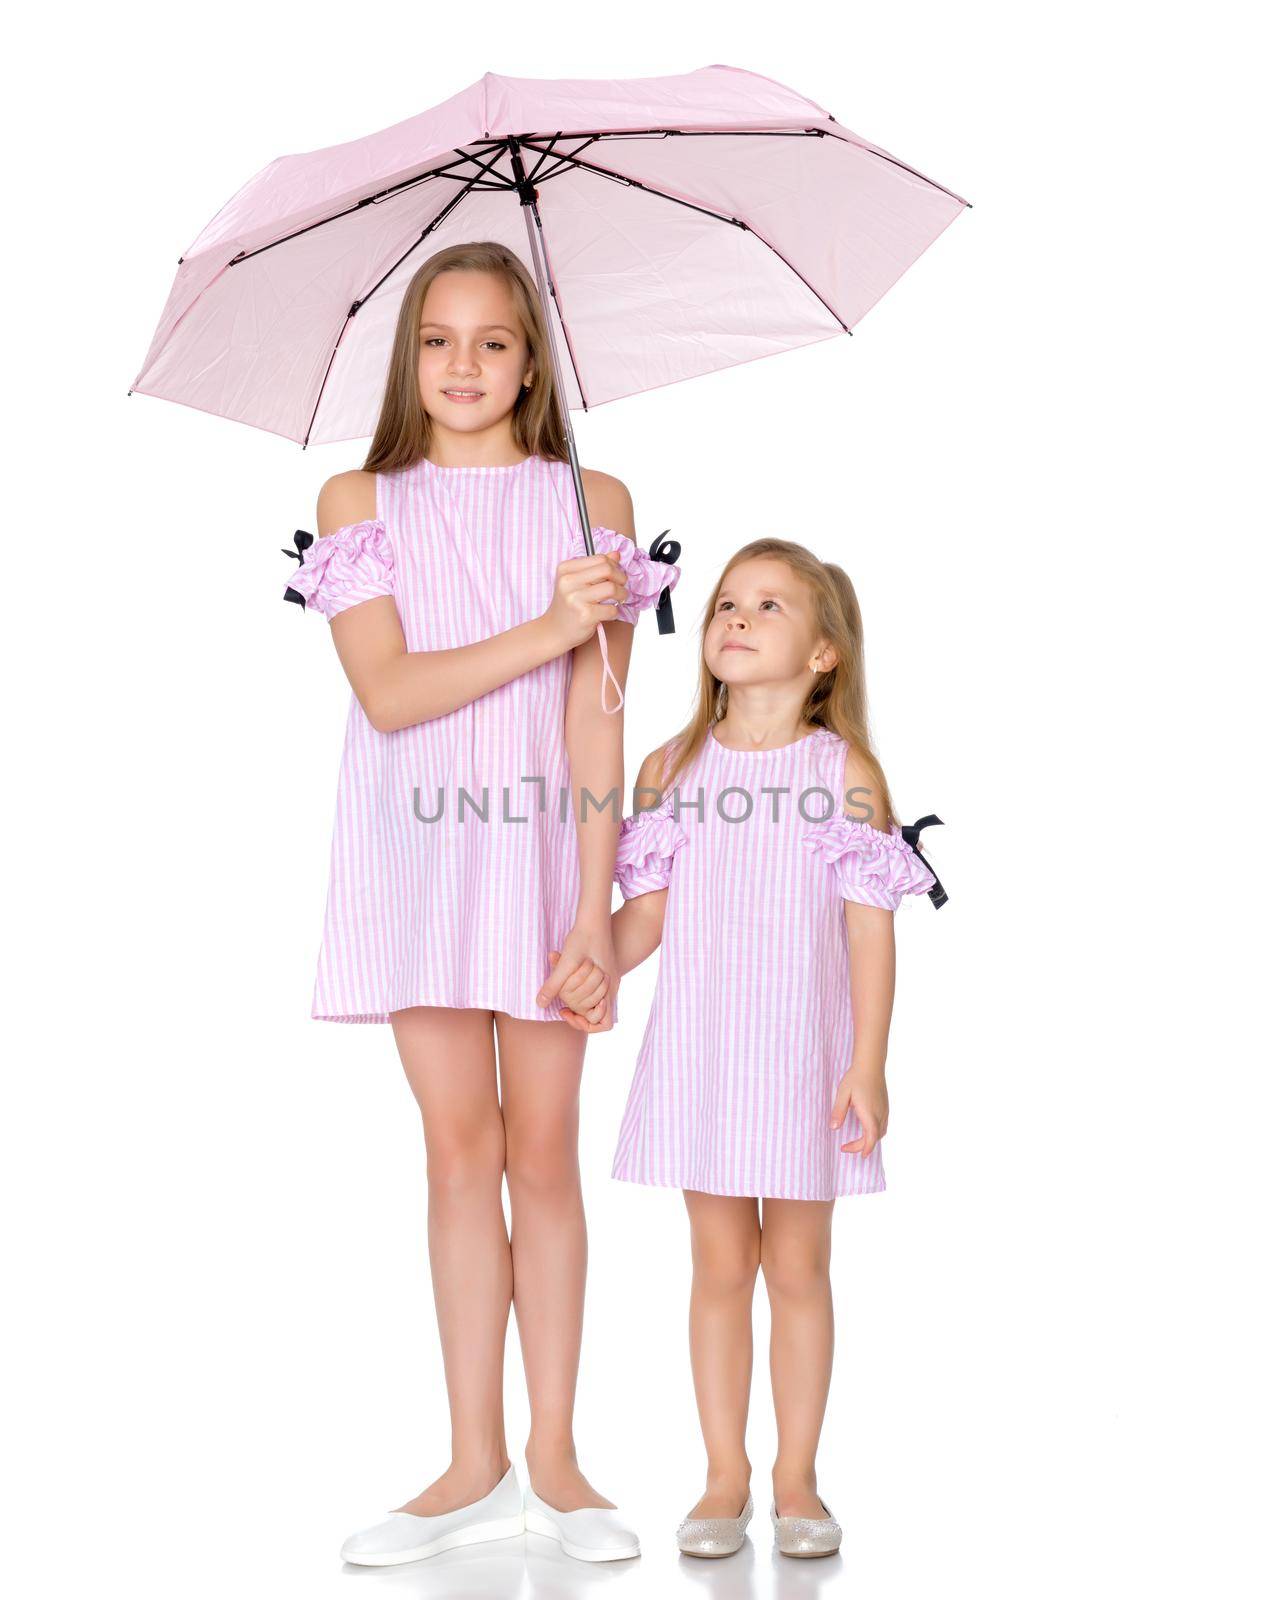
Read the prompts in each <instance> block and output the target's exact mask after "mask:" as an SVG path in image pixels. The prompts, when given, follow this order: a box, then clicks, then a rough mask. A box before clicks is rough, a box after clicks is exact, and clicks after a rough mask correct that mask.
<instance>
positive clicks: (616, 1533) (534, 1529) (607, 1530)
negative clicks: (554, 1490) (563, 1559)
mask: <svg viewBox="0 0 1280 1600" xmlns="http://www.w3.org/2000/svg"><path fill="white" fill-rule="evenodd" d="M524 1531H525V1532H526V1533H539V1534H541V1535H542V1537H543V1538H544V1539H555V1540H557V1541H558V1542H559V1545H560V1548H561V1549H562V1550H563V1551H564V1553H565V1555H567V1556H573V1557H575V1559H576V1560H578V1561H625V1560H626V1559H627V1557H628V1556H638V1555H639V1554H640V1540H639V1539H638V1538H637V1536H636V1533H635V1530H634V1529H633V1528H629V1527H628V1526H627V1525H626V1523H625V1522H624V1521H623V1520H622V1517H621V1516H620V1515H619V1513H618V1512H617V1511H614V1510H611V1509H609V1508H607V1507H605V1506H583V1507H581V1509H580V1510H578V1511H557V1510H556V1508H555V1507H554V1506H549V1505H548V1504H547V1502H546V1501H545V1500H540V1499H539V1498H538V1496H537V1495H536V1494H534V1492H533V1490H532V1489H526V1490H525V1492H524Z"/></svg>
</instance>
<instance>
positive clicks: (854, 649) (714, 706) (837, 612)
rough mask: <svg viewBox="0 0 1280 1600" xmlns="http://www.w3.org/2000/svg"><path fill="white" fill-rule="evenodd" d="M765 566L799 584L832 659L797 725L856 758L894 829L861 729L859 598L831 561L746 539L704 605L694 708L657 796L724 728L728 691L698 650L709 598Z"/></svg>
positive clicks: (670, 746)
mask: <svg viewBox="0 0 1280 1600" xmlns="http://www.w3.org/2000/svg"><path fill="white" fill-rule="evenodd" d="M764 558H767V559H769V560H772V561H782V562H784V563H785V564H786V565H787V566H788V567H789V568H790V569H791V571H792V572H793V573H794V574H795V575H796V577H797V578H799V579H800V580H801V582H802V583H804V584H805V586H806V587H807V588H808V590H809V593H810V594H811V595H812V597H813V612H814V621H815V623H816V625H817V631H818V633H819V635H820V636H821V637H822V638H824V639H826V640H828V642H829V643H830V644H831V645H832V646H833V648H834V649H835V652H836V664H835V666H834V667H831V668H829V669H828V670H827V671H826V672H819V673H816V674H815V675H814V680H813V684H812V686H811V688H810V690H809V694H808V696H807V698H806V700H805V703H804V706H803V708H802V710H801V719H802V720H803V721H804V722H806V723H812V724H814V725H816V726H818V727H822V728H828V729H830V731H831V732H832V733H836V734H839V736H840V737H841V738H842V739H843V740H844V741H845V742H846V743H847V744H848V745H849V746H851V748H852V749H853V750H855V751H856V752H857V754H858V756H859V757H860V758H861V760H862V762H863V764H864V765H865V766H866V768H867V769H868V770H869V771H870V773H871V774H872V775H873V776H874V778H875V779H876V781H877V783H878V784H879V786H880V792H881V794H882V795H883V796H884V804H885V809H886V811H887V813H888V820H889V824H890V826H896V825H897V822H898V818H897V816H896V814H895V812H894V809H893V800H892V798H891V796H890V794H889V785H888V783H887V782H886V781H885V776H884V769H883V768H882V767H881V765H880V762H879V760H878V759H877V757H876V754H875V750H874V749H873V747H872V743H871V734H870V731H869V729H868V725H867V675H866V665H865V662H864V658H863V632H862V611H861V609H860V607H859V605H858V596H857V594H856V593H855V592H854V587H853V584H852V583H851V582H850V580H849V574H848V573H847V572H846V571H845V570H844V568H843V567H840V566H837V565H836V563H835V562H834V561H819V560H818V558H817V556H815V555H814V554H813V552H812V551H811V550H806V549H805V547H804V546H803V545H801V544H795V543H793V542H792V541H791V540H790V539H753V540H752V542H751V543H750V544H745V545H743V546H742V548H741V549H740V550H737V551H735V552H734V554H733V555H731V556H730V557H729V560H728V562H727V563H726V565H725V568H724V571H723V572H722V573H721V574H720V577H719V580H718V581H717V583H716V584H715V585H714V587H713V588H712V590H711V593H710V595H709V596H708V598H707V604H706V609H705V611H704V612H703V614H702V628H701V631H700V634H699V646H700V648H699V652H698V660H699V673H698V688H697V693H696V700H695V706H694V710H693V714H692V716H691V717H690V718H689V721H688V722H687V723H686V725H685V726H684V727H683V728H682V729H681V730H680V732H679V733H678V734H676V736H675V737H674V738H673V739H671V740H669V741H668V742H667V744H666V745H665V746H664V747H663V751H664V757H663V758H664V764H665V765H664V773H663V778H662V789H663V794H664V796H665V795H666V794H667V793H669V792H670V790H671V788H672V787H673V786H674V784H675V782H676V779H677V778H678V777H679V776H680V774H681V773H682V772H683V771H684V769H685V768H686V767H687V766H688V765H689V763H690V762H691V761H692V760H693V758H694V756H695V755H697V753H698V751H699V750H700V749H701V748H702V742H703V740H704V739H707V738H710V737H711V728H712V726H713V725H714V724H715V723H717V722H720V721H722V720H723V718H724V714H725V710H726V708H727V705H728V687H727V685H726V684H724V683H722V682H721V681H720V679H719V678H717V677H716V676H715V675H714V674H713V673H712V671H711V669H710V667H708V666H707V662H706V654H705V649H704V648H703V647H705V644H706V637H707V630H708V629H709V628H710V626H711V624H712V622H713V621H714V619H715V615H716V597H717V596H718V595H719V593H720V590H721V589H722V588H723V586H724V583H725V580H726V579H727V578H728V576H729V574H730V573H731V572H732V571H733V569H734V568H735V567H737V566H739V565H741V563H742V562H744V561H754V560H758V559H764Z"/></svg>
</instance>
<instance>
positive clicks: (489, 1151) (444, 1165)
mask: <svg viewBox="0 0 1280 1600" xmlns="http://www.w3.org/2000/svg"><path fill="white" fill-rule="evenodd" d="M504 1155H505V1152H504V1148H503V1136H502V1123H501V1121H500V1120H499V1119H496V1118H495V1119H494V1123H493V1124H492V1125H486V1126H483V1127H472V1128H466V1129H461V1128H459V1129H438V1128H437V1129H434V1130H433V1131H432V1132H431V1133H429V1134H428V1135H427V1187H428V1190H429V1192H430V1195H431V1197H432V1198H433V1199H437V1200H448V1199H449V1198H450V1196H453V1195H458V1196H472V1195H475V1194H478V1193H485V1192H487V1191H490V1190H500V1189H501V1186H502V1164H503V1159H504Z"/></svg>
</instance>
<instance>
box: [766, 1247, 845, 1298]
mask: <svg viewBox="0 0 1280 1600" xmlns="http://www.w3.org/2000/svg"><path fill="white" fill-rule="evenodd" d="M760 1265H761V1268H762V1270H763V1272H764V1281H765V1287H766V1288H767V1289H768V1291H769V1296H770V1298H771V1299H773V1298H780V1299H794V1300H804V1299H810V1298H812V1296H814V1295H817V1294H822V1293H825V1292H826V1290H827V1289H828V1287H829V1285H830V1256H829V1254H828V1252H827V1251H826V1250H825V1249H822V1248H819V1247H816V1246H814V1247H806V1246H804V1245H801V1244H798V1243H797V1242H796V1241H794V1240H790V1241H788V1242H787V1244H786V1246H785V1248H778V1247H776V1246H775V1247H771V1246H770V1242H769V1239H768V1237H767V1236H766V1237H765V1239H764V1240H763V1242H762V1244H761V1249H760Z"/></svg>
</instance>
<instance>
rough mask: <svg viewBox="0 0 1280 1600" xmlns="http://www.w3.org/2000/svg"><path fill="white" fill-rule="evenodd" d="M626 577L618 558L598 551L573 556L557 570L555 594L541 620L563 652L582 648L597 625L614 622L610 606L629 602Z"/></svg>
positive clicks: (614, 607)
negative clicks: (614, 602)
mask: <svg viewBox="0 0 1280 1600" xmlns="http://www.w3.org/2000/svg"><path fill="white" fill-rule="evenodd" d="M630 595H631V591H630V588H629V586H628V584H627V576H626V573H625V572H624V571H623V570H622V563H621V562H620V561H619V560H618V558H617V556H615V555H613V554H611V553H610V552H608V551H599V552H597V554H595V555H593V556H574V557H573V558H572V559H571V560H569V561H561V562H560V563H559V564H558V565H557V567H556V586H555V592H554V594H553V595H552V597H551V604H550V605H549V606H548V607H547V609H546V611H545V612H543V616H544V618H545V620H546V622H547V625H548V626H549V627H550V629H551V631H552V633H553V634H554V636H555V637H556V638H557V639H559V640H561V641H562V642H563V645H564V648H565V649H566V650H572V649H573V648H574V646H575V645H580V644H582V643H583V642H584V641H585V640H587V639H589V638H590V637H591V635H592V634H593V633H594V632H595V631H596V624H597V623H598V622H616V621H617V620H618V611H617V607H616V606H615V605H613V604H611V603H609V602H612V601H615V600H617V601H622V600H627V599H629V598H630Z"/></svg>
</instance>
